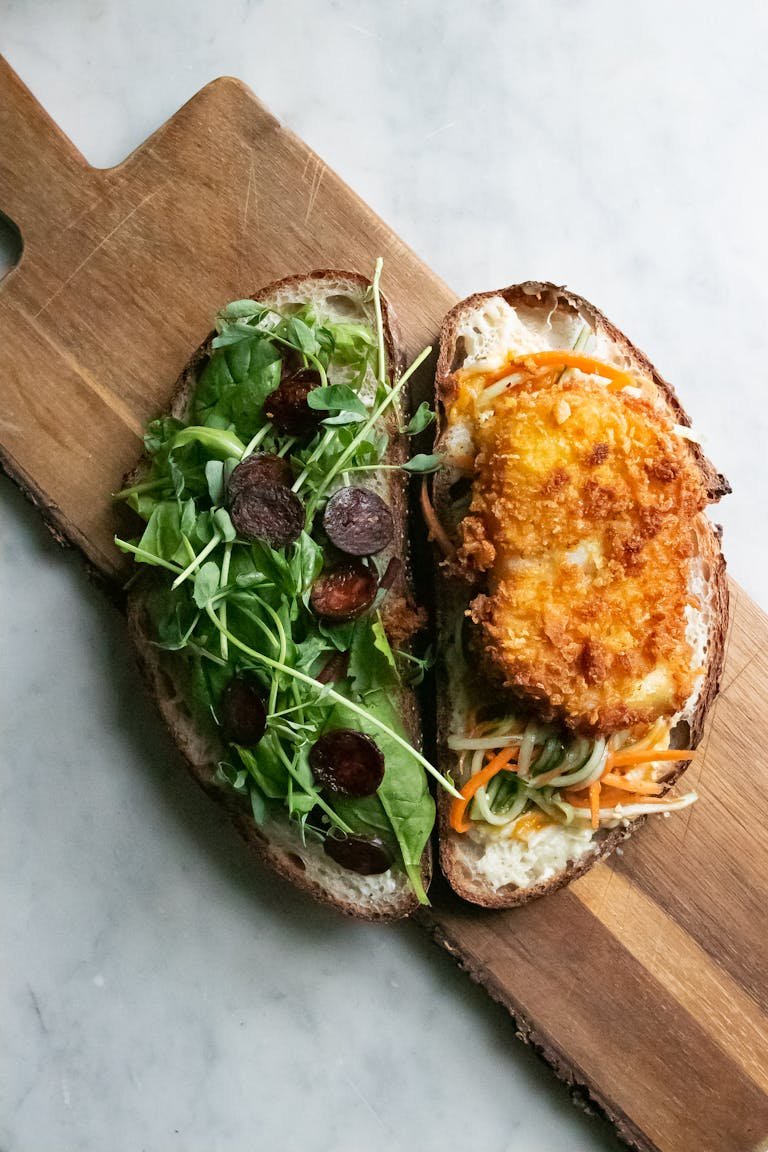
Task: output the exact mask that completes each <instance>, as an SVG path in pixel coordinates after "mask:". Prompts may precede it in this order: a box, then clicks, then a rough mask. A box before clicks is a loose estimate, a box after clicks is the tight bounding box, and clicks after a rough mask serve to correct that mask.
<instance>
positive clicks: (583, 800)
mask: <svg viewBox="0 0 768 1152" xmlns="http://www.w3.org/2000/svg"><path fill="white" fill-rule="evenodd" d="M593 787H594V785H592V784H590V786H589V792H590V795H589V796H588V795H586V794H585V792H584V791H583V790H582V791H581V792H577V791H576V790H575V789H574V790H571V789H566V790H565V791H564V792H563V799H564V800H566V801H567V802H568V803H569V804H572V805H573V807H574V808H589V810H590V812H591V813H592V816H593V819H594V809H593V808H592V796H591V792H592V788H593ZM644 800H647V797H646V796H641V795H640V794H639V793H635V792H631V793H629V792H625V791H624V790H623V789H621V788H610V787H608V788H604V787H603V786H602V784H601V785H600V796H599V806H598V809H597V812H598V819H599V816H600V808H615V807H616V805H617V804H632V803H635V802H637V803H640V802H642V801H644Z"/></svg>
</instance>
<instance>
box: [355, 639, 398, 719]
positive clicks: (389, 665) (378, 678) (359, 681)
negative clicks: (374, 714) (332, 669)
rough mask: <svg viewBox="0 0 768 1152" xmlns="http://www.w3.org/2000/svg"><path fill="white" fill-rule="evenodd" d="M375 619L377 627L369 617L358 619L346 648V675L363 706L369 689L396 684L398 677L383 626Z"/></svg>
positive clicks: (390, 686) (366, 703) (366, 702)
mask: <svg viewBox="0 0 768 1152" xmlns="http://www.w3.org/2000/svg"><path fill="white" fill-rule="evenodd" d="M377 623H378V629H377V628H376V624H374V625H372V624H371V621H370V620H369V619H365V618H363V619H362V620H358V621H357V622H356V623H355V627H354V630H353V632H352V638H351V644H350V649H349V676H350V679H351V681H352V685H353V687H354V688H355V690H356V691H357V692H359V693H360V695H361V696H364V697H366V700H365V705H366V708H367V707H368V699H367V696H368V693H369V692H371V691H373V690H374V689H378V688H393V687H396V686H397V685H398V684H399V679H400V678H399V676H398V673H397V667H396V665H395V659H394V656H393V655H392V650H391V648H390V647H389V642H388V640H387V638H386V635H385V634H384V629H383V627H382V626H381V622H380V621H379V622H377Z"/></svg>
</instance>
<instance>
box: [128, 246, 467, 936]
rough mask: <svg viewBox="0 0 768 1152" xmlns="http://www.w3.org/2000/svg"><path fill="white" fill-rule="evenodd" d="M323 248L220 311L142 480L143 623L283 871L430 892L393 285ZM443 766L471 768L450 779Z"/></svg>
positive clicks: (357, 888) (135, 501) (400, 896)
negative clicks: (385, 292) (325, 258)
mask: <svg viewBox="0 0 768 1152" xmlns="http://www.w3.org/2000/svg"><path fill="white" fill-rule="evenodd" d="M379 274H380V264H379V266H378V268H377V274H376V275H375V276H374V280H373V283H372V284H370V283H369V282H368V281H367V280H366V279H364V278H363V277H362V276H359V275H357V274H354V273H347V272H337V271H322V272H314V273H312V274H310V275H307V276H302V277H294V278H291V279H287V280H281V281H279V282H278V283H275V284H270V285H268V286H267V287H265V288H263V289H262V290H261V291H260V292H257V293H256V295H255V297H254V299H248V300H238V301H235V302H234V303H231V304H229V305H228V306H227V307H225V308H224V309H223V310H222V311H221V312H220V313H219V316H218V319H217V330H216V333H214V334H213V335H212V336H211V337H209V339H208V340H206V341H205V343H204V344H203V345H202V347H201V348H200V349H198V351H197V352H196V353H195V355H194V356H193V357H192V359H191V360H190V362H189V364H188V366H187V368H186V369H185V370H184V372H183V373H182V376H181V378H180V380H179V382H178V386H177V390H176V393H175V396H174V399H173V401H172V404H171V407H170V411H169V412H168V414H166V415H165V416H163V417H162V418H160V419H158V420H155V421H153V423H152V424H151V425H150V426H149V429H148V431H147V435H146V439H145V444H146V454H145V456H144V457H143V459H142V460H141V462H140V463H139V465H138V467H137V469H136V471H135V472H134V473H133V474H132V475H131V476H130V477H128V478H127V479H126V482H125V488H124V490H123V491H122V492H121V493H119V494H118V496H119V498H120V499H122V500H124V501H127V502H128V503H129V504H130V506H131V507H132V508H133V509H134V510H135V512H137V513H138V514H139V516H140V517H141V518H142V519H143V520H144V521H145V525H144V529H143V533H142V534H141V535H139V536H137V538H136V539H135V540H134V541H127V540H122V539H120V540H118V541H117V543H118V545H119V547H121V548H122V549H123V550H124V551H126V552H129V553H131V554H132V555H133V557H134V559H135V560H136V562H137V564H138V565H139V566H140V567H139V568H137V571H136V577H135V579H134V581H133V582H132V586H131V589H130V593H129V602H128V616H129V624H130V629H131V632H132V635H133V639H134V641H135V643H136V646H137V648H138V651H139V653H140V657H141V662H142V664H143V668H144V670H145V673H146V676H147V678H148V680H149V684H150V686H151V689H152V692H153V693H154V696H155V697H156V699H157V702H158V704H159V706H160V709H161V711H162V714H163V716H164V718H165V720H166V722H167V724H168V726H169V728H170V729H171V732H172V733H173V735H174V737H175V739H176V741H177V743H178V745H179V746H180V748H181V750H182V751H183V753H184V755H185V757H186V759H187V761H188V763H189V765H190V767H191V769H192V771H193V773H194V775H195V776H196V778H197V779H198V780H199V782H200V783H201V784H202V785H203V786H204V787H205V788H206V789H207V790H208V791H210V792H212V793H214V794H215V795H216V797H217V798H218V799H219V800H220V801H221V802H222V803H224V804H225V805H226V806H227V807H228V808H229V810H230V812H231V813H232V816H233V818H234V820H235V822H236V824H237V826H238V828H239V829H240V830H241V832H242V833H243V834H244V835H245V837H246V838H247V839H248V841H249V842H250V843H251V844H252V845H253V846H254V847H255V848H256V849H257V851H258V852H259V853H260V854H261V856H262V857H263V858H264V859H265V860H266V861H267V862H268V863H270V864H271V865H272V866H273V867H274V868H275V869H276V870H277V871H278V872H280V873H282V874H283V875H285V876H287V877H288V878H289V879H291V880H292V881H293V882H294V883H296V884H297V885H299V886H301V887H303V888H305V889H307V890H309V891H310V892H311V893H312V894H313V895H314V896H316V897H318V898H320V899H323V900H325V901H327V902H329V903H331V904H333V905H335V906H336V907H337V908H339V909H341V910H342V911H344V912H347V913H349V914H352V915H355V916H361V917H365V918H368V919H376V920H382V919H389V918H393V917H397V916H403V915H405V914H407V913H408V912H410V911H412V910H413V908H414V907H416V905H417V904H418V902H420V901H421V902H424V901H426V894H425V893H426V888H427V885H428V883H429V879H430V849H429V837H430V833H431V831H432V827H433V824H434V817H435V805H434V801H433V799H432V796H431V795H430V792H429V788H428V786H427V773H428V772H433V773H434V772H435V770H434V769H433V768H432V767H431V765H430V764H429V763H428V761H427V760H426V759H425V758H424V757H423V755H422V754H421V752H420V751H419V748H420V725H419V716H418V709H417V703H416V697H415V695H414V691H413V685H414V683H415V682H416V681H417V680H418V679H419V677H420V675H421V673H422V671H423V661H421V660H419V659H417V658H416V657H415V656H414V654H413V652H412V651H411V649H410V641H411V638H412V636H413V634H414V632H415V631H416V630H417V629H418V628H419V626H420V624H421V617H422V613H421V612H420V611H419V610H418V609H417V608H416V607H415V605H414V602H413V597H412V591H411V584H410V574H409V566H408V552H407V532H406V509H405V499H404V486H405V482H406V473H407V471H418V470H419V469H423V468H428V467H429V466H430V460H429V459H424V458H422V459H421V460H420V459H419V458H418V457H417V458H414V460H412V461H409V460H408V437H409V435H411V434H413V433H415V432H418V431H420V430H421V429H422V428H423V426H424V424H425V423H426V422H427V421H428V420H429V419H430V418H431V413H427V411H426V408H425V407H422V408H421V409H419V411H417V412H416V413H415V414H414V415H413V417H412V418H411V421H410V423H409V424H408V426H407V427H403V410H404V406H403V405H402V404H401V400H402V399H403V397H404V395H405V391H404V386H405V385H406V384H407V381H408V378H409V376H410V374H411V371H412V370H413V369H414V368H415V367H416V366H417V364H418V363H419V362H420V361H421V360H422V359H423V358H424V357H423V356H422V357H420V358H419V361H417V362H416V364H414V365H413V366H412V368H411V369H409V370H408V371H407V372H405V373H402V374H401V369H402V363H401V353H400V350H399V347H398V341H397V334H396V329H395V324H394V319H393V317H392V314H391V311H390V309H389V308H388V307H387V304H386V302H385V301H384V299H383V298H382V297H381V295H380V293H379V288H378V278H379ZM441 783H442V784H444V785H445V786H446V787H448V788H449V789H451V790H452V791H454V792H455V789H453V787H452V785H450V783H449V782H448V781H445V780H442V781H441Z"/></svg>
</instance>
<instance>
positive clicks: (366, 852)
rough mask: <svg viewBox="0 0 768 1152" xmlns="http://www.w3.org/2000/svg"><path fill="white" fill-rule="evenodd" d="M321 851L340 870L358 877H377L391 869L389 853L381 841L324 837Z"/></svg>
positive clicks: (360, 837)
mask: <svg viewBox="0 0 768 1152" xmlns="http://www.w3.org/2000/svg"><path fill="white" fill-rule="evenodd" d="M323 851H324V852H325V854H326V856H330V858H331V860H335V861H336V863H337V864H340V865H341V867H342V868H346V869H348V870H349V871H350V872H357V873H359V875H360V876H378V875H380V873H382V872H388V871H389V869H390V868H391V867H392V860H391V857H390V855H389V852H388V851H387V849H386V848H385V847H384V844H383V843H382V842H381V840H377V839H375V838H374V839H371V840H366V839H364V837H362V836H346V837H345V838H344V839H341V837H339V838H337V837H335V836H326V838H325V841H324V843H323Z"/></svg>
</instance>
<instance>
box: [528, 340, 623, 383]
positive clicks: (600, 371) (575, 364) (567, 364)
mask: <svg viewBox="0 0 768 1152" xmlns="http://www.w3.org/2000/svg"><path fill="white" fill-rule="evenodd" d="M514 363H517V364H525V365H527V364H533V365H535V366H536V367H546V366H548V365H551V366H552V367H558V368H559V367H563V368H578V369H579V370H580V371H581V372H586V373H587V374H588V375H595V376H604V377H605V379H606V380H610V382H611V388H612V389H617V390H618V389H619V388H626V387H627V386H628V385H635V384H636V383H637V381H636V380H635V377H634V376H631V375H630V373H629V372H622V370H621V369H620V368H614V366H613V365H612V364H605V363H603V361H602V360H595V358H594V356H584V355H582V353H580V352H569V351H567V350H566V349H562V350H561V349H558V348H555V349H547V350H546V351H544V352H528V353H525V354H524V355H522V356H516V357H515V360H514Z"/></svg>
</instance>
